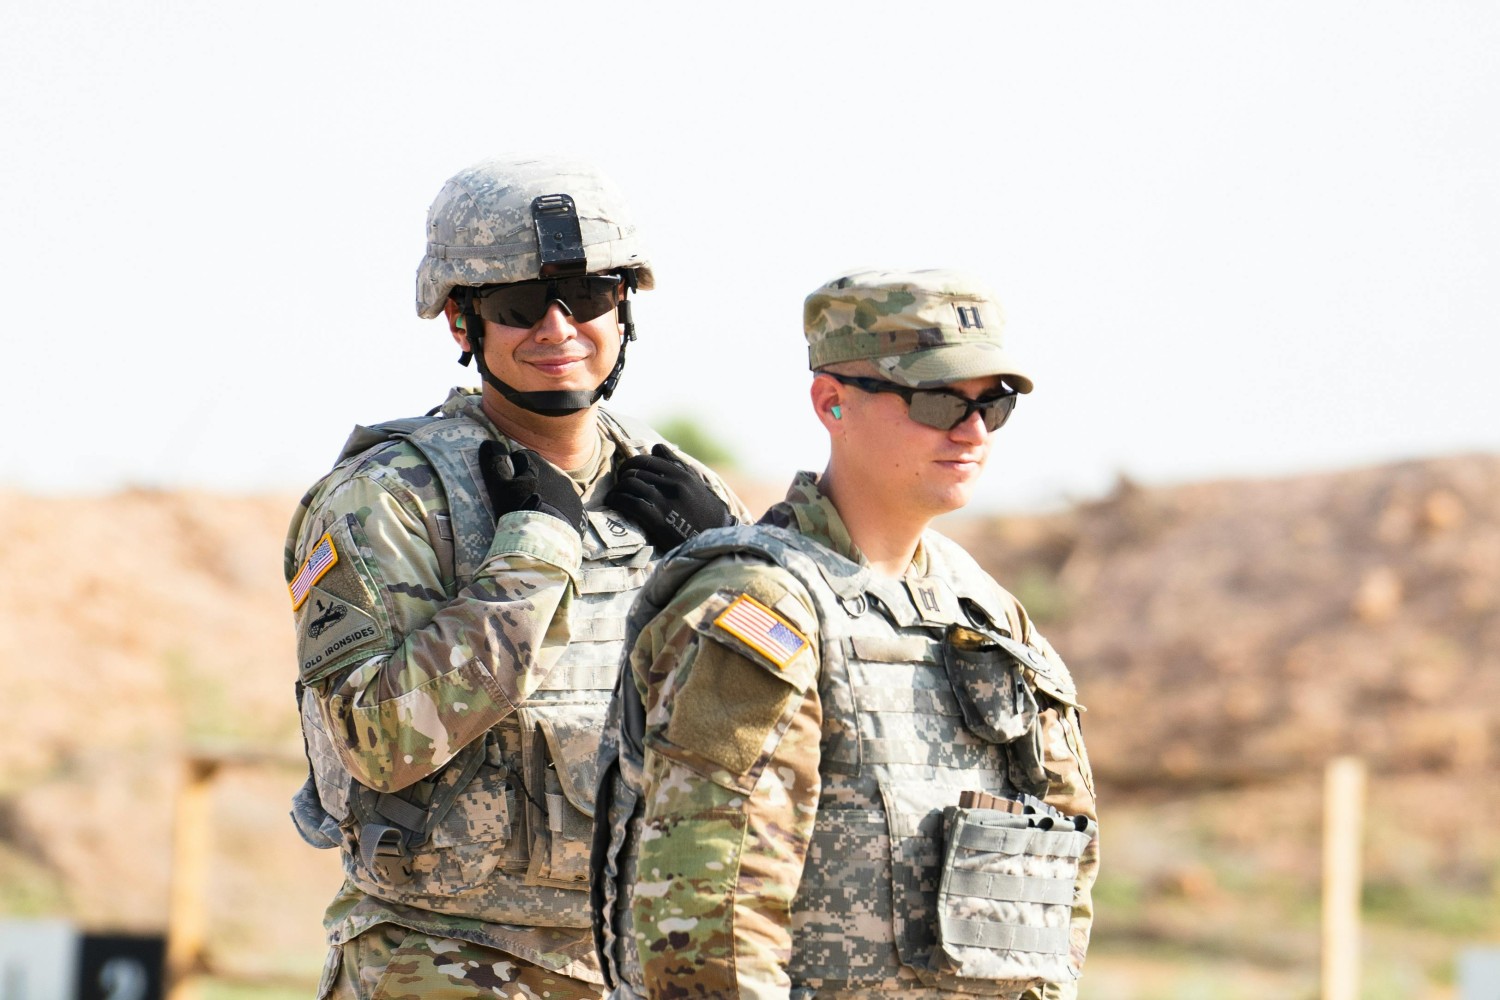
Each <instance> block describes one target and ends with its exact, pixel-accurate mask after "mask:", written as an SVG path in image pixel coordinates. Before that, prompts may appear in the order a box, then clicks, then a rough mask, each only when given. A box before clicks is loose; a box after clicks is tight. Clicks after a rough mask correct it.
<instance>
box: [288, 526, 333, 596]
mask: <svg viewBox="0 0 1500 1000" xmlns="http://www.w3.org/2000/svg"><path fill="white" fill-rule="evenodd" d="M338 561H339V553H338V549H335V548H334V547H333V539H332V538H329V537H328V534H327V533H326V532H325V533H324V535H323V537H322V538H320V539H318V544H317V545H315V546H314V547H313V550H312V552H310V553H308V556H307V560H306V561H305V562H303V564H302V568H301V569H299V570H298V571H297V575H296V576H294V577H292V582H291V583H289V584H287V589H288V590H290V591H291V592H292V610H293V611H296V610H297V609H298V608H300V607H302V602H303V601H305V600H307V595H308V594H309V593H310V592H311V591H312V588H313V584H315V583H317V582H318V581H319V580H321V579H323V576H324V574H326V573H327V572H328V571H329V570H331V569H333V567H334V566H335V565H336V564H337V563H338Z"/></svg>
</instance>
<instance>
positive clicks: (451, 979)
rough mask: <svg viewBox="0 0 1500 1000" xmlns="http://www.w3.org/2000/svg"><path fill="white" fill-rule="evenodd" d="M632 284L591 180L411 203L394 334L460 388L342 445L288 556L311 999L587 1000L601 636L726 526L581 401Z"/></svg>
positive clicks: (610, 667) (554, 172) (590, 173)
mask: <svg viewBox="0 0 1500 1000" xmlns="http://www.w3.org/2000/svg"><path fill="white" fill-rule="evenodd" d="M653 284H654V276H653V274H652V270H651V264H650V262H649V260H648V259H647V257H646V254H645V250H644V249H643V247H642V245H641V243H640V240H639V237H638V236H637V235H636V232H635V228H634V226H633V225H632V223H631V221H630V218H629V215H628V212H627V211H626V208H625V206H624V203H623V201H622V200H621V198H620V195H619V192H618V191H617V190H616V189H615V188H614V186H613V185H612V184H611V183H610V181H609V180H608V179H607V178H606V177H604V176H603V175H602V174H601V173H599V171H598V170H596V169H594V168H593V167H591V166H589V165H588V164H584V163H579V162H576V161H572V160H567V159H559V158H546V157H507V158H499V159H492V160H486V161H484V162H481V163H478V164H475V165H474V166H472V167H469V168H467V169H465V170H463V171H461V172H459V173H458V174H456V175H455V176H454V177H453V178H452V179H450V180H449V181H448V182H447V184H445V185H444V187H443V189H442V190H441V192H440V193H439V194H438V196H437V199H436V200H435V201H434V202H433V204H432V207H431V209H430V211H429V214H428V230H427V252H426V255H425V256H424V257H423V259H422V263H421V266H420V268H419V270H418V272H417V311H418V313H419V314H420V315H421V316H423V317H426V318H435V317H437V316H445V317H446V321H447V324H448V327H449V329H450V331H451V333H452V336H453V338H454V340H455V342H456V343H457V344H458V345H459V347H460V348H461V350H462V352H463V353H462V356H461V358H460V361H461V362H464V363H467V362H468V361H469V360H470V359H472V360H473V361H474V363H475V365H476V367H477V368H478V371H479V374H480V377H481V378H482V380H483V383H484V384H483V388H482V389H481V390H462V389H455V390H453V391H452V392H451V393H450V394H449V396H448V398H447V400H446V402H444V403H443V404H442V405H441V406H439V407H437V408H436V409H435V410H433V411H432V412H431V413H429V414H428V415H427V416H425V417H416V418H412V419H406V420H395V421H390V422H387V423H382V424H375V425H373V426H370V427H356V428H355V431H354V433H353V434H352V435H351V436H350V438H349V440H348V442H347V443H346V444H345V446H344V449H343V452H342V454H341V455H340V457H339V459H338V461H337V463H336V464H335V466H334V468H333V470H332V471H331V472H330V473H329V474H328V475H327V476H325V477H324V478H323V479H322V480H320V481H319V482H318V483H317V484H316V485H314V487H313V488H312V489H311V490H310V491H309V492H308V494H307V496H306V497H305V498H304V499H303V501H302V504H301V506H300V508H299V509H298V511H297V513H296V515H295V517H294V518H293V520H292V524H291V528H290V530H289V533H288V536H287V548H286V557H285V569H286V576H287V581H288V586H289V589H290V591H291V600H292V609H293V612H294V614H295V618H296V628H297V641H298V656H299V665H300V670H299V673H298V681H297V689H298V703H299V706H300V708H301V714H302V729H303V735H304V738H305V742H306V745H307V751H308V760H309V763H310V772H311V773H310V775H309V777H308V780H307V782H306V784H305V785H304V786H303V788H302V790H301V791H300V792H299V793H298V794H297V796H296V798H295V799H294V801H293V814H292V815H293V819H294V820H295V821H296V823H297V826H298V829H299V831H300V832H301V833H302V835H303V837H304V838H305V839H307V840H308V841H309V842H310V843H312V844H314V845H315V846H318V847H326V848H335V847H336V848H340V849H341V850H342V852H343V861H344V874H345V881H344V885H343V887H342V889H341V890H340V891H339V893H338V895H337V896H336V897H335V899H334V901H333V903H332V905H331V906H330V907H329V909H328V912H327V915H326V917H325V921H324V924H325V927H326V929H327V931H328V935H329V940H330V942H331V944H332V949H331V951H330V953H329V960H328V964H327V966H326V968H325V971H324V977H323V982H322V985H321V988H320V996H340V997H359V998H361V1000H365V998H390V997H405V996H409V995H410V996H421V997H427V998H432V997H472V996H476V995H481V994H482V995H484V996H502V997H511V996H515V997H522V996H525V997H540V996H547V997H555V998H570V997H583V996H588V997H597V996H599V995H600V994H601V992H602V989H601V986H600V983H601V982H602V979H601V976H600V972H599V968H598V964H597V962H596V960H595V956H594V949H593V947H592V942H591V939H590V936H589V929H588V892H587V890H588V882H587V879H588V837H589V833H590V820H589V817H590V814H591V813H592V810H593V800H594V791H595V766H596V757H595V751H596V747H597V744H598V738H599V730H600V726H601V724H602V720H603V715H604V709H605V705H606V702H607V700H608V697H609V691H610V689H611V688H612V686H613V684H614V678H615V674H616V670H617V666H618V662H619V659H620V652H621V639H622V638H623V636H624V619H625V614H626V611H627V610H628V608H629V606H630V603H631V601H632V600H633V598H634V596H635V594H636V591H637V590H638V589H639V588H640V586H641V584H642V582H643V581H644V580H645V578H646V576H647V574H648V572H649V570H650V567H651V566H652V565H653V563H654V562H655V561H656V560H657V559H658V558H659V556H660V554H661V553H662V552H664V551H665V550H666V549H668V548H670V547H672V546H673V545H676V544H677V543H679V542H681V541H683V540H684V539H685V538H687V537H690V536H691V535H692V534H694V533H696V532H697V531H699V530H702V529H705V528H710V527H719V526H723V525H727V524H732V523H735V521H736V520H737V519H739V518H740V517H741V516H742V515H743V513H744V510H743V507H742V505H740V503H739V501H738V500H736V499H735V498H734V497H733V496H732V494H731V493H730V492H729V491H728V490H727V489H726V488H725V486H724V484H723V483H721V482H720V481H719V480H718V478H717V477H715V476H714V475H713V474H712V473H710V472H709V471H708V470H707V469H704V468H702V467H701V466H699V465H697V464H696V463H695V462H693V461H692V460H691V459H689V458H687V457H686V456H685V455H683V454H681V453H680V452H678V451H677V450H676V449H675V448H673V447H671V446H669V445H667V444H666V443H664V442H663V441H662V440H661V439H660V438H659V437H657V436H656V435H655V434H653V433H652V432H651V431H650V430H649V429H647V428H644V427H641V426H638V425H636V424H634V423H633V422H632V421H629V420H627V419H625V418H623V417H621V416H619V415H618V414H614V413H611V412H609V411H607V410H605V409H603V408H602V407H601V406H600V405H599V403H600V401H601V400H602V399H607V398H608V397H609V395H610V393H611V392H613V391H614V388H615V385H616V383H617V382H618V380H619V378H620V373H621V370H622V369H623V367H624V364H625V347H626V345H627V344H628V343H629V342H630V341H631V340H632V339H633V337H634V328H633V325H632V323H631V320H630V301H629V297H630V295H631V294H632V293H633V292H635V291H636V290H638V289H649V288H651V287H652V285H653Z"/></svg>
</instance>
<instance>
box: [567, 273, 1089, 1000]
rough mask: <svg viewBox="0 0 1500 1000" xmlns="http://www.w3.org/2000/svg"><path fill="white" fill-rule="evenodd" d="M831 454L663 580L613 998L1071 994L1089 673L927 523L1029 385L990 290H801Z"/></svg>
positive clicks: (1084, 855) (641, 664)
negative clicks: (1076, 668)
mask: <svg viewBox="0 0 1500 1000" xmlns="http://www.w3.org/2000/svg"><path fill="white" fill-rule="evenodd" d="M804 321H805V322H804V326H805V331H806V334H807V341H808V349H809V359H810V366H811V368H812V369H813V371H814V378H813V382H812V404H813V409H814V411H815V412H816V414H817V417H818V420H819V421H820V422H821V423H822V425H823V427H824V428H825V429H826V430H827V432H828V435H829V443H830V457H829V461H828V466H827V468H826V469H825V470H824V472H823V474H822V475H821V476H815V475H813V474H811V473H806V472H804V473H800V474H798V476H797V478H796V480H795V481H794V482H793V484H792V487H791V490H790V492H789V493H788V494H787V498H786V500H785V501H784V502H782V503H780V504H778V505H776V506H774V507H772V508H771V510H770V511H769V512H767V514H766V515H765V517H764V518H762V519H761V521H760V522H759V523H758V524H755V525H742V526H737V527H730V528H725V529H723V530H718V531H710V532H706V533H704V534H701V535H699V536H698V537H696V538H695V539H693V540H692V541H690V542H688V543H687V544H685V545H683V546H681V547H680V548H678V549H676V550H674V552H673V553H672V554H671V555H670V556H668V557H667V558H666V559H665V560H663V561H662V562H661V563H660V564H658V566H657V568H656V570H655V572H654V573H653V575H652V578H651V579H650V580H649V581H647V583H646V586H645V587H644V589H643V590H642V592H641V596H640V598H639V599H638V600H637V602H636V605H635V607H634V608H633V609H632V611H631V615H630V620H629V623H628V627H629V631H628V634H627V636H626V644H627V648H628V649H629V653H628V659H627V662H626V666H625V667H624V668H623V669H622V675H621V678H620V683H619V686H618V687H617V688H616V692H615V696H614V700H613V701H612V703H611V706H610V715H609V722H608V724H607V726H606V730H605V736H604V741H603V743H602V744H601V750H600V766H601V769H602V774H601V781H600V800H599V802H598V803H597V808H596V810H595V813H594V821H595V827H596V832H595V840H594V843H595V848H594V854H593V866H594V875H593V880H594V921H595V923H594V928H595V937H596V942H597V945H598V947H599V951H600V955H601V958H602V961H603V964H604V969H605V975H606V977H607V979H608V981H609V984H610V985H611V986H612V987H614V989H615V992H614V993H613V994H612V996H613V997H615V998H619V1000H634V998H638V997H652V998H660V997H677V996H713V997H757V998H760V997H786V996H788V995H790V996H793V997H799V996H813V995H816V996H817V997H818V998H820V1000H823V998H839V1000H854V998H867V997H890V998H897V997H899V998H903V1000H907V998H917V1000H922V998H937V997H952V998H959V997H972V996H974V995H976V994H983V995H989V996H1003V997H1010V998H1021V997H1025V998H1041V997H1048V998H1061V997H1072V996H1074V995H1076V990H1077V985H1076V984H1077V980H1078V977H1079V975H1080V972H1081V968H1082V963H1083V958H1084V953H1085V951H1086V949H1087V946H1088V937H1089V928H1090V924H1091V921H1092V904H1091V887H1092V885H1093V881H1094V876H1095V872H1096V870H1097V866H1098V852H1097V839H1096V837H1095V833H1096V825H1095V804H1094V786H1093V777H1092V773H1091V772H1090V769H1089V763H1088V757H1087V755H1086V753H1085V751H1084V748H1083V741H1082V738H1081V733H1080V730H1079V726H1078V697H1077V693H1076V690H1075V688H1074V685H1073V680H1072V678H1071V676H1070V675H1069V672H1068V668H1067V667H1066V666H1065V665H1064V664H1063V661H1062V660H1061V659H1060V658H1059V657H1058V655H1057V654H1056V652H1054V651H1053V649H1052V647H1051V646H1050V645H1049V644H1048V643H1047V640H1046V639H1044V638H1043V637H1042V635H1041V633H1040V632H1038V631H1037V629H1036V626H1035V624H1034V623H1033V622H1032V620H1031V619H1030V618H1029V617H1028V616H1027V614H1026V611H1025V609H1024V608H1022V607H1021V605H1020V603H1019V602H1018V601H1016V599H1015V598H1014V597H1012V596H1011V595H1010V594H1009V593H1007V592H1006V591H1005V590H1004V589H1002V588H1001V587H1000V586H999V585H998V584H997V583H996V582H995V581H994V580H993V579H991V578H990V576H989V575H988V574H987V573H985V572H984V571H983V570H982V569H981V568H980V567H979V566H978V565H977V564H976V563H975V562H974V560H973V559H971V558H970V557H969V556H968V555H967V554H966V553H965V552H964V551H963V550H962V549H961V548H959V547H958V546H957V545H955V544H954V543H953V542H951V541H949V540H948V539H946V538H944V537H943V536H941V535H939V534H937V533H936V532H934V531H931V530H930V529H929V527H928V525H929V522H930V521H931V520H932V519H933V518H934V517H936V516H938V515H940V514H945V513H950V512H952V511H955V510H957V509H959V508H961V507H963V506H964V505H965V504H966V503H967V502H968V500H969V498H970V496H971V494H972V492H973V490H974V487H975V484H976V482H977V480H978V477H979V475H980V473H981V471H982V470H983V468H984V466H985V463H986V462H987V461H988V459H989V457H990V451H991V448H992V446H993V445H994V444H995V442H996V435H997V432H998V431H999V430H1000V428H1001V427H1002V426H1003V425H1004V424H1005V422H1006V420H1007V418H1008V417H1009V416H1010V414H1011V412H1012V411H1013V409H1014V408H1015V405H1016V400H1017V398H1018V394H1022V393H1029V392H1030V391H1031V389H1032V382H1031V378H1030V377H1029V375H1027V374H1026V369H1025V368H1024V367H1023V366H1021V365H1020V364H1019V363H1018V361H1017V359H1016V357H1015V356H1014V354H1013V353H1012V352H1011V350H1010V347H1009V345H1008V344H1007V343H1006V341H1005V339H1004V338H1003V337H1002V321H1001V315H1000V309H999V306H998V304H997V303H996V302H995V299H994V296H993V295H992V294H991V293H990V292H989V291H988V290H987V289H985V288H984V286H982V285H981V284H979V283H978V282H976V281H975V280H974V279H973V278H972V277H969V276H967V275H965V274H962V273H960V272H954V271H916V272H888V271H861V272H856V273H853V274H848V275H845V276H842V277H840V278H838V279H836V280H834V281H831V282H829V283H827V284H826V285H824V286H822V287H821V288H819V289H817V290H816V291H815V292H813V293H812V294H811V295H809V296H808V298H807V301H806V306H805V316H804Z"/></svg>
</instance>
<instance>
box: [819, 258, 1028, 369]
mask: <svg viewBox="0 0 1500 1000" xmlns="http://www.w3.org/2000/svg"><path fill="white" fill-rule="evenodd" d="M802 316H803V332H804V334H805V335H806V337H807V357H808V367H809V368H812V369H813V370H814V371H816V370H817V369H819V368H822V367H824V366H826V365H832V364H838V363H841V362H846V361H869V362H871V363H873V364H874V365H875V367H876V368H877V369H879V371H880V372H881V374H882V375H884V377H886V378H888V379H890V380H891V381H893V382H899V383H900V384H902V385H906V386H911V387H913V388H917V389H930V388H934V387H936V386H940V385H944V384H946V383H949V382H961V381H963V380H965V379H971V378H981V377H984V376H987V375H1003V376H1004V377H1005V380H1006V382H1007V383H1009V384H1010V385H1011V386H1012V387H1013V388H1015V389H1016V390H1017V391H1018V392H1030V391H1031V386H1032V382H1031V377H1030V376H1029V375H1028V374H1026V369H1025V368H1023V367H1021V365H1020V363H1019V361H1017V359H1016V358H1015V357H1014V355H1013V354H1012V353H1011V351H1010V350H1009V348H1007V347H1006V345H1005V336H1004V330H1005V317H1004V314H1003V313H1002V312H1001V310H1000V303H999V302H998V301H997V300H996V299H995V296H994V294H993V293H992V292H990V291H989V289H988V288H986V287H985V286H984V284H983V283H981V282H980V281H979V280H978V279H976V278H974V277H973V276H971V275H968V274H965V273H964V272H962V271H954V270H927V271H858V272H856V273H854V274H848V275H844V276H842V277H839V278H835V279H834V280H832V281H830V282H828V283H826V284H824V285H823V286H822V287H821V288H819V289H817V290H816V291H814V292H813V293H812V294H811V295H809V296H808V297H807V299H806V301H805V302H804V303H803V310H802Z"/></svg>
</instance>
